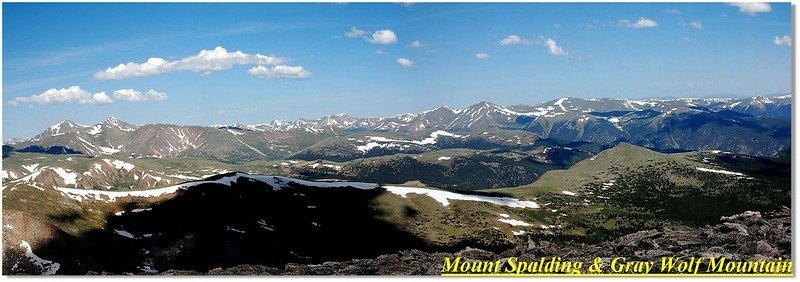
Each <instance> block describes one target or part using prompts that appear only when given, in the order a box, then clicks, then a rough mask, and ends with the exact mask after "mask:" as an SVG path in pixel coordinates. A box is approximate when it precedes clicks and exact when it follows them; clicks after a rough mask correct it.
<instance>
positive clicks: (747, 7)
mask: <svg viewBox="0 0 800 282" xmlns="http://www.w3.org/2000/svg"><path fill="white" fill-rule="evenodd" d="M729 5H731V6H735V7H739V12H742V13H744V14H748V15H751V16H753V15H755V14H757V13H767V12H769V11H772V7H771V6H770V5H769V3H758V2H748V3H730V4H729Z"/></svg>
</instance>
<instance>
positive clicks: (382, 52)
mask: <svg viewBox="0 0 800 282" xmlns="http://www.w3.org/2000/svg"><path fill="white" fill-rule="evenodd" d="M373 53H375V55H387V54H389V53H386V52H384V51H383V50H375V52H373Z"/></svg>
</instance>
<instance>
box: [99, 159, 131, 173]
mask: <svg viewBox="0 0 800 282" xmlns="http://www.w3.org/2000/svg"><path fill="white" fill-rule="evenodd" d="M103 161H104V162H106V163H107V164H108V165H110V166H113V167H114V168H116V169H124V170H126V171H131V170H132V169H133V168H135V167H136V166H135V165H133V164H131V163H126V162H123V161H120V160H113V161H112V160H109V159H103Z"/></svg>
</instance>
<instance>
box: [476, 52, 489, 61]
mask: <svg viewBox="0 0 800 282" xmlns="http://www.w3.org/2000/svg"><path fill="white" fill-rule="evenodd" d="M475 58H476V59H479V60H485V59H488V58H489V54H486V53H477V54H475Z"/></svg>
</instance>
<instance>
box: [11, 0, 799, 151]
mask: <svg viewBox="0 0 800 282" xmlns="http://www.w3.org/2000/svg"><path fill="white" fill-rule="evenodd" d="M790 35H791V13H790V5H789V4H788V3H772V4H752V5H747V6H733V5H729V4H724V3H708V4H694V3H679V4H670V3H664V4H578V3H560V4H533V3H531V4H479V3H474V4H414V5H401V4H392V3H384V4H345V5H342V4H335V3H322V4H214V3H205V4H92V3H86V4H9V3H4V4H3V139H4V140H8V139H9V138H13V137H30V136H33V135H35V134H37V133H38V132H41V131H42V130H44V129H45V128H46V127H47V126H49V125H51V124H54V123H57V122H59V121H61V120H64V119H70V120H73V121H76V122H79V123H83V124H94V123H96V122H99V121H102V120H104V119H105V118H107V117H108V116H111V115H114V116H116V117H118V118H120V119H122V120H126V121H129V122H133V123H137V124H143V123H175V124H188V125H208V124H225V123H233V122H244V123H249V124H254V123H266V122H269V121H271V120H274V119H296V118H300V117H305V118H318V117H321V116H324V115H329V114H336V113H341V112H346V113H349V114H351V115H354V116H390V115H394V114H400V113H405V112H418V111H422V110H425V109H429V108H433V107H435V106H438V105H449V106H453V107H465V106H468V105H471V104H474V103H476V102H478V101H481V100H488V101H492V102H495V103H499V104H504V105H511V104H518V103H523V104H537V103H540V102H543V101H548V100H552V99H555V98H558V97H564V96H572V97H617V98H637V99H638V98H669V97H725V96H727V97H737V96H752V95H756V94H766V95H770V94H777V93H787V92H789V91H791V79H792V68H791V50H792V49H791V47H790V46H789V45H790V44H791V38H789V36H790ZM784 36H786V37H784ZM415 41H417V43H414V42H415ZM218 46H219V48H218ZM201 50H206V51H204V52H202V53H201ZM237 51H240V53H236V52H237ZM150 58H156V59H150ZM128 63H131V64H128ZM120 64H127V65H123V66H118V65H120ZM151 90H152V91H151ZM101 92H102V93H101Z"/></svg>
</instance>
